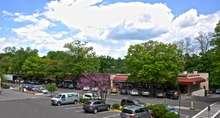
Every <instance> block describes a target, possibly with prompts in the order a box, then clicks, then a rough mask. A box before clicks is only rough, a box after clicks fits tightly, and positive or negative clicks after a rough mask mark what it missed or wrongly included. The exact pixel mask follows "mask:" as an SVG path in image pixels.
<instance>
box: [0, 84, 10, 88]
mask: <svg viewBox="0 0 220 118" xmlns="http://www.w3.org/2000/svg"><path fill="white" fill-rule="evenodd" d="M1 87H2V88H3V89H9V88H10V86H9V85H7V84H2V85H1Z"/></svg>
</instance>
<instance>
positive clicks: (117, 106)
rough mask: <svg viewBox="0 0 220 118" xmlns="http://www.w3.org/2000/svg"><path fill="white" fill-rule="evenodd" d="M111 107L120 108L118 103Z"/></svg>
mask: <svg viewBox="0 0 220 118" xmlns="http://www.w3.org/2000/svg"><path fill="white" fill-rule="evenodd" d="M112 109H117V110H120V105H119V104H113V105H112Z"/></svg>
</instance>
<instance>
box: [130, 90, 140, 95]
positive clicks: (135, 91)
mask: <svg viewBox="0 0 220 118" xmlns="http://www.w3.org/2000/svg"><path fill="white" fill-rule="evenodd" d="M130 95H139V92H138V90H137V89H132V90H131V91H130Z"/></svg>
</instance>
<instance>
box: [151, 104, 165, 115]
mask: <svg viewBox="0 0 220 118" xmlns="http://www.w3.org/2000/svg"><path fill="white" fill-rule="evenodd" d="M147 108H148V109H150V110H151V111H152V115H153V117H154V118H163V116H164V115H165V114H166V113H167V112H168V110H167V109H166V107H165V106H164V105H162V104H156V105H149V106H148V107H147Z"/></svg>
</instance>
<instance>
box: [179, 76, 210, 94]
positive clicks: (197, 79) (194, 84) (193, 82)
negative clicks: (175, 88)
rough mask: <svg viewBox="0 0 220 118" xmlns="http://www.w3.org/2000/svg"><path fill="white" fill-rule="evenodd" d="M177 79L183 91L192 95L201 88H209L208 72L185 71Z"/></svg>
mask: <svg viewBox="0 0 220 118" xmlns="http://www.w3.org/2000/svg"><path fill="white" fill-rule="evenodd" d="M177 79H178V83H179V85H180V90H181V92H182V93H187V94H188V95H191V94H192V92H194V91H198V90H201V89H204V90H209V86H208V85H209V84H208V74H207V73H196V72H194V73H187V74H186V73H185V74H180V75H179V76H178V78H177Z"/></svg>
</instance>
